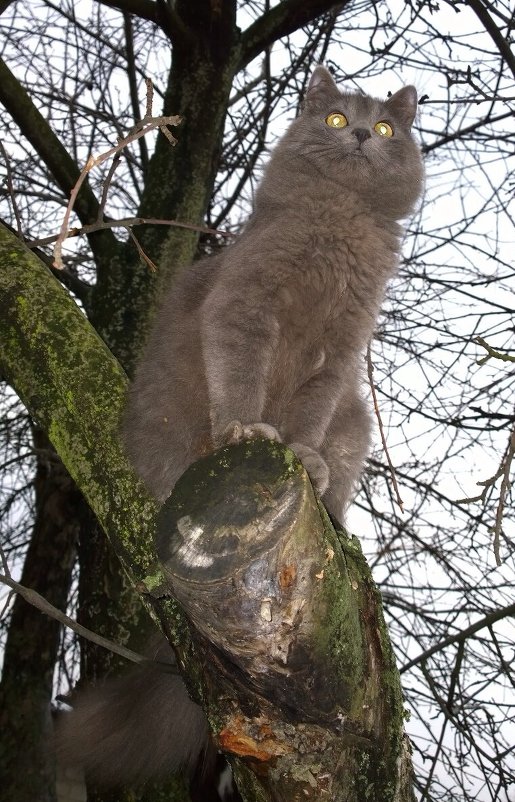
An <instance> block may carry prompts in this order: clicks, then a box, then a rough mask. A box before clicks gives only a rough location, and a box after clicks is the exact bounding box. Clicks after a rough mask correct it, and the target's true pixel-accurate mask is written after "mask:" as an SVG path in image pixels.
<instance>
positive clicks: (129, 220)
mask: <svg viewBox="0 0 515 802" xmlns="http://www.w3.org/2000/svg"><path fill="white" fill-rule="evenodd" d="M144 225H145V226H146V225H150V226H175V227H176V228H187V229H189V230H190V231H199V232H200V233H201V234H217V235H220V236H221V237H234V236H235V235H234V232H232V231H224V230H223V229H219V228H207V226H196V225H194V224H193V223H181V222H179V221H178V220H161V219H160V218H158V217H124V218H122V219H120V220H98V221H97V222H96V223H89V224H88V225H87V226H81V227H80V228H70V230H69V231H67V232H66V235H65V237H64V239H68V238H69V237H80V236H81V235H82V234H91V233H93V232H94V231H102V230H103V229H106V228H131V227H132V226H144ZM59 236H60V235H59V234H53V235H52V236H50V237H42V238H41V239H37V240H36V239H35V240H31V241H30V242H28V243H27V246H28V247H29V248H36V247H41V246H43V245H50V244H51V243H52V242H55V241H56V240H57V239H58V238H59Z"/></svg>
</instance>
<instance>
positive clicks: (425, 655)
mask: <svg viewBox="0 0 515 802" xmlns="http://www.w3.org/2000/svg"><path fill="white" fill-rule="evenodd" d="M513 616H515V604H509V605H508V606H507V607H503V608H502V609H500V610H494V611H493V612H492V613H488V615H485V617H484V618H481V619H480V620H479V621H476V623H475V624H471V626H470V627H467V629H464V630H462V632H458V633H457V634H456V635H449V636H448V637H447V638H444V639H443V640H442V641H440V643H437V644H436V645H435V646H431V648H430V649H426V651H425V652H422V654H419V656H418V657H415V658H413V660H410V661H409V662H408V663H406V664H405V665H403V666H402V668H400V669H399V673H400V674H404V672H405V671H409V669H410V668H413V666H416V665H419V663H425V661H426V660H428V659H429V658H430V657H432V656H433V655H434V654H436V653H437V652H440V651H442V650H443V649H445V648H446V647H447V646H450V645H451V644H453V643H460V642H463V641H465V640H467V638H470V637H471V636H472V635H475V634H476V632H479V630H480V629H484V627H489V626H491V625H492V624H495V622H496V621H501V620H502V619H503V618H512V617H513Z"/></svg>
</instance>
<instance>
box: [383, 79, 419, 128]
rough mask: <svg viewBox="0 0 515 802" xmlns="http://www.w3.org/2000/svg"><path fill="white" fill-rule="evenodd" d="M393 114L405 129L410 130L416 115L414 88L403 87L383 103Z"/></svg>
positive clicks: (415, 93) (415, 91) (415, 92)
mask: <svg viewBox="0 0 515 802" xmlns="http://www.w3.org/2000/svg"><path fill="white" fill-rule="evenodd" d="M385 106H387V107H388V108H389V109H391V110H392V112H393V114H394V115H395V116H396V117H397V119H398V120H400V121H401V123H403V124H404V125H405V126H406V127H407V128H411V126H412V124H413V120H414V119H415V114H416V113H417V90H416V89H415V87H414V86H404V87H403V88H402V89H399V91H398V92H395V94H394V95H392V96H391V97H389V98H388V100H387V101H386V103H385Z"/></svg>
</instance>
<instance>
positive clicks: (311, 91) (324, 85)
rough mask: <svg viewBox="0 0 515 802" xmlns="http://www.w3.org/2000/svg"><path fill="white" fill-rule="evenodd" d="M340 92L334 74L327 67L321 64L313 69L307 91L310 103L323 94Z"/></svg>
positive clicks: (307, 98) (307, 99)
mask: <svg viewBox="0 0 515 802" xmlns="http://www.w3.org/2000/svg"><path fill="white" fill-rule="evenodd" d="M335 93H336V94H339V92H338V87H337V86H336V84H335V82H334V79H333V76H332V75H331V73H330V72H329V70H327V69H326V68H325V67H322V65H321V64H320V65H319V66H318V67H315V69H314V70H313V75H312V76H311V78H310V81H309V84H308V90H307V92H306V98H305V99H306V101H307V102H308V103H309V102H310V101H312V100H315V99H316V98H318V97H320V96H322V95H328V94H331V95H334V94H335Z"/></svg>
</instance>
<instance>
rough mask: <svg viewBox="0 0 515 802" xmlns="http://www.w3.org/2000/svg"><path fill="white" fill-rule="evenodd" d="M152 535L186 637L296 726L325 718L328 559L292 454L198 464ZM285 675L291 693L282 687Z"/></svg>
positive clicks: (223, 453)
mask: <svg viewBox="0 0 515 802" xmlns="http://www.w3.org/2000/svg"><path fill="white" fill-rule="evenodd" d="M158 533H159V534H158V553H159V556H160V559H161V560H162V563H163V567H164V569H165V573H166V576H167V579H168V580H169V582H170V588H171V591H172V593H173V595H174V596H175V597H176V598H177V599H178V600H179V601H180V602H181V604H182V605H183V607H184V610H185V611H186V613H187V615H188V617H189V618H190V619H191V621H192V623H193V624H194V626H195V629H196V630H197V631H198V632H199V633H200V634H201V635H203V636H204V637H205V638H207V640H209V641H210V642H211V643H213V644H215V645H216V647H217V648H218V649H219V650H220V651H221V652H222V653H224V654H225V655H227V656H228V657H229V659H230V661H231V662H232V663H234V664H236V665H237V666H238V667H239V668H240V669H243V670H244V671H245V672H246V673H247V674H248V675H249V677H251V678H252V682H253V685H254V687H256V688H257V689H259V690H260V691H261V692H264V693H265V694H266V695H267V697H268V698H273V699H275V701H277V702H280V703H281V704H282V705H288V707H291V708H292V712H293V711H295V715H296V716H300V717H301V718H306V717H309V716H312V717H313V716H314V717H316V718H317V719H318V718H319V716H321V715H324V714H327V715H329V716H331V717H332V718H334V716H335V715H336V708H337V705H338V699H339V698H340V696H341V693H342V688H341V687H337V688H336V687H335V683H327V682H326V681H325V673H326V671H327V655H326V654H325V650H324V653H322V654H321V653H320V650H319V649H317V646H316V641H317V638H318V635H319V628H320V626H321V622H320V620H319V619H320V618H326V617H327V601H328V600H327V599H326V598H325V597H326V595H327V594H326V593H325V588H324V576H325V574H324V571H325V568H326V563H327V561H328V560H330V559H332V555H333V554H334V552H333V551H332V550H331V551H330V552H328V549H327V546H326V543H325V542H324V530H323V524H322V521H321V518H320V513H319V510H318V506H317V503H316V501H315V498H314V495H313V491H312V489H311V485H310V482H309V479H308V477H307V474H306V473H305V472H304V471H303V469H302V467H301V465H300V463H299V462H298V460H297V459H296V458H295V456H294V454H293V452H291V451H287V450H286V449H284V448H283V447H281V446H276V445H274V444H273V443H271V442H270V441H264V440H263V441H253V442H252V445H251V446H250V444H249V443H243V444H241V445H238V446H236V447H226V448H224V449H222V450H220V451H218V452H217V453H216V454H214V455H212V456H211V457H207V458H205V459H203V460H200V461H199V462H198V463H196V465H195V466H193V468H191V469H190V471H188V472H187V474H186V475H185V476H184V477H183V479H182V480H181V481H180V482H179V483H178V485H177V487H176V490H175V492H174V494H173V495H172V498H171V499H170V500H169V501H168V502H167V503H166V504H165V506H164V508H163V510H162V512H161V515H160V519H159V522H158ZM170 533H174V534H173V536H172V537H171V538H170ZM317 663H318V664H317ZM292 672H293V673H295V675H296V682H295V683H294V684H292V683H290V682H289V681H285V680H286V678H288V677H289V676H290V675H291V674H292ZM336 684H337V683H336ZM296 689H297V690H298V695H297V694H295V690H296ZM343 692H346V691H345V690H344V691H343Z"/></svg>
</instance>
